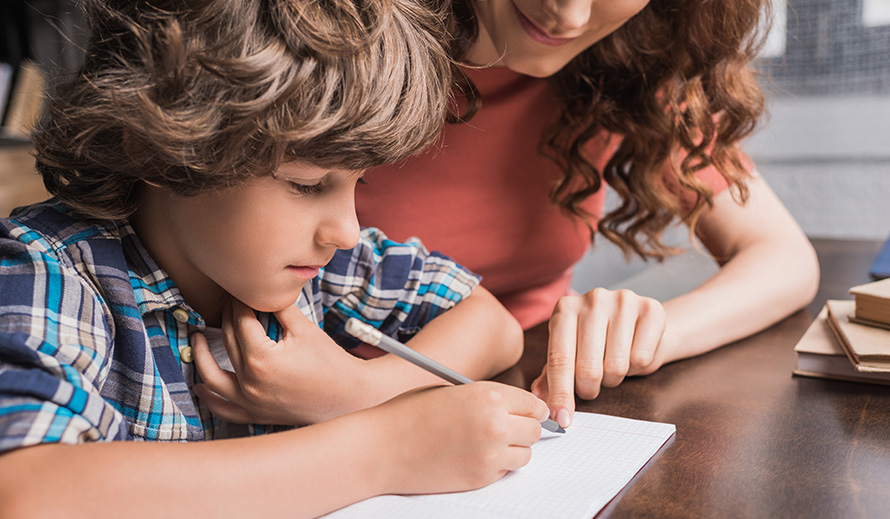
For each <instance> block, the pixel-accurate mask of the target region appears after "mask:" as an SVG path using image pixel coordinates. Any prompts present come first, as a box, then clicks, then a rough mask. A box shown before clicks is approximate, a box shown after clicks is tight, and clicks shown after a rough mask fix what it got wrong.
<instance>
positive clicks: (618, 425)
mask: <svg viewBox="0 0 890 519" xmlns="http://www.w3.org/2000/svg"><path fill="white" fill-rule="evenodd" d="M675 432H676V427H674V426H673V425H671V424H666V423H658V422H646V421H641V420H632V419H629V418H619V417H616V416H608V415H601V414H593V413H575V418H574V421H573V423H572V426H571V427H569V428H568V429H567V430H566V433H565V434H553V433H548V432H547V431H544V432H543V435H542V437H541V440H540V441H539V442H538V443H536V444H535V445H534V446H532V458H531V461H530V462H529V463H528V465H526V466H525V467H522V468H521V469H519V470H516V471H513V472H511V473H509V474H507V475H506V476H504V477H503V478H502V479H500V480H498V481H496V482H494V483H492V484H491V485H488V486H487V487H483V488H480V489H477V490H472V491H469V492H457V493H452V494H432V495H422V496H395V495H388V496H378V497H374V498H371V499H368V500H365V501H361V502H359V503H356V504H354V505H351V506H348V507H346V508H342V509H340V510H338V511H336V512H333V513H331V514H328V515H326V516H324V517H326V518H328V519H334V518H336V519H346V518H353V517H355V518H362V519H368V518H372V519H373V518H380V519H384V518H385V519H402V518H404V519H408V518H411V519H415V518H423V519H438V518H443V519H444V518H449V519H450V518H454V517H473V518H497V519H506V518H512V517H515V518H526V517H527V518H530V519H531V518H534V519H541V518H542V517H559V518H561V519H574V518H577V519H589V518H590V517H593V516H594V515H596V514H597V512H599V511H600V510H601V509H602V508H603V507H605V506H606V505H607V504H608V503H609V501H611V500H612V498H613V497H615V496H616V495H617V494H618V492H620V491H621V489H622V488H624V486H625V485H627V483H628V482H629V481H630V480H631V479H632V478H633V477H634V475H635V474H636V473H637V472H639V471H640V469H641V468H642V467H643V466H644V465H645V464H646V462H648V461H649V459H651V458H652V456H654V455H655V453H656V452H658V450H659V449H660V448H661V447H662V446H663V445H664V444H665V443H666V442H667V441H668V440H669V439H670V438H671V437H672V436H673V435H674V433H675Z"/></svg>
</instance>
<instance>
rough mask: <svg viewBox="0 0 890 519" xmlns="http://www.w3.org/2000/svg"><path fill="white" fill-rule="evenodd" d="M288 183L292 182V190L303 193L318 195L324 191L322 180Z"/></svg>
mask: <svg viewBox="0 0 890 519" xmlns="http://www.w3.org/2000/svg"><path fill="white" fill-rule="evenodd" d="M288 184H290V188H291V190H293V191H294V192H295V193H299V194H301V195H317V194H318V193H321V192H322V191H324V186H323V185H322V183H321V182H319V183H317V184H298V183H296V182H288Z"/></svg>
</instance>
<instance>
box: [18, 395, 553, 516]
mask: <svg viewBox="0 0 890 519" xmlns="http://www.w3.org/2000/svg"><path fill="white" fill-rule="evenodd" d="M546 414H547V411H546V408H545V406H544V403H543V402H541V401H540V400H538V399H537V398H535V397H533V396H532V395H531V394H530V393H527V392H525V391H522V390H520V389H518V388H514V387H510V386H505V385H502V384H496V383H493V382H479V383H474V384H469V385H465V386H459V387H444V388H442V387H438V388H428V389H424V390H419V391H415V392H412V393H410V394H406V395H403V396H400V397H399V398H396V399H394V400H392V401H389V402H387V403H385V404H383V405H381V406H378V407H375V408H372V409H369V410H365V411H363V412H359V413H354V414H350V415H347V416H343V417H341V418H338V419H335V420H331V421H329V422H324V423H320V424H316V425H312V426H308V427H304V428H301V429H297V430H293V431H288V432H283V433H277V434H270V435H265V436H257V437H251V438H241V439H234V440H218V441H211V442H196V443H150V442H145V443H143V442H110V443H87V444H80V445H62V444H42V445H38V446H32V447H24V448H20V449H18V450H15V451H12V452H8V453H6V454H3V455H0V517H28V518H38V517H70V518H77V517H89V518H93V519H97V518H102V517H112V518H116V517H122V516H125V517H134V518H138V517H147V518H148V517H174V516H175V517H184V516H194V517H219V518H225V517H234V518H239V519H242V518H245V517H270V516H271V517H315V516H318V515H321V514H323V513H327V512H330V511H332V510H335V509H337V508H340V507H342V506H345V505H348V504H350V503H353V502H356V501H359V500H361V499H365V498H368V497H371V496H374V495H378V494H385V493H432V492H451V491H460V490H468V489H472V488H477V487H480V486H484V485H487V484H489V483H491V482H493V481H495V480H496V479H498V478H500V477H501V476H503V475H504V474H505V473H506V472H507V471H509V470H513V469H516V468H519V467H521V466H523V465H525V464H526V463H527V462H528V460H529V458H530V456H531V449H530V446H531V445H532V444H533V443H534V442H536V441H537V440H538V438H540V434H541V426H540V423H539V422H540V420H543V419H544V417H545V416H546Z"/></svg>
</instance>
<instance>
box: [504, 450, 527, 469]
mask: <svg viewBox="0 0 890 519" xmlns="http://www.w3.org/2000/svg"><path fill="white" fill-rule="evenodd" d="M531 459H532V449H531V447H526V446H520V445H511V446H510V447H508V448H507V452H506V455H505V459H504V468H506V469H507V470H508V471H510V470H516V469H520V468H522V467H524V466H526V465H528V462H529V461H530V460H531Z"/></svg>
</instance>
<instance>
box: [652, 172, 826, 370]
mask: <svg viewBox="0 0 890 519" xmlns="http://www.w3.org/2000/svg"><path fill="white" fill-rule="evenodd" d="M748 186H749V190H750V198H749V200H748V203H747V204H746V205H744V206H741V205H739V204H737V203H736V202H735V201H734V200H733V199H732V197H731V196H730V193H728V192H723V193H721V194H720V195H719V196H718V197H717V198H716V200H715V204H714V207H713V209H711V210H710V211H707V212H706V213H705V214H704V215H703V217H702V218H701V221H700V222H699V225H698V227H697V235H698V237H699V239H700V240H701V242H702V243H703V244H704V246H705V247H707V249H708V250H709V251H710V252H711V254H712V255H713V256H714V258H716V259H717V261H718V262H719V263H721V268H720V271H719V272H717V274H715V275H714V276H713V277H711V278H710V279H709V280H707V281H706V282H704V283H703V284H702V285H701V286H700V287H698V288H696V289H695V290H693V291H691V292H689V293H687V294H684V295H682V296H679V297H676V298H674V299H671V300H670V301H667V302H666V303H665V304H664V308H665V311H666V313H667V328H666V330H665V338H664V339H663V341H664V342H666V344H664V347H665V348H666V351H665V352H664V357H663V362H662V363H664V362H670V361H672V360H677V359H682V358H687V357H691V356H694V355H698V354H700V353H704V352H706V351H710V350H712V349H714V348H717V347H718V346H722V345H724V344H727V343H730V342H733V341H736V340H738V339H741V338H743V337H747V336H748V335H751V334H753V333H756V332H758V331H760V330H763V329H764V328H766V327H768V326H770V325H772V324H774V323H776V322H778V321H779V320H781V319H783V318H785V317H787V316H788V315H790V314H791V313H793V312H794V311H796V310H798V309H800V308H802V307H803V306H805V305H806V304H808V303H809V302H810V301H812V300H813V297H814V296H815V295H816V290H817V289H818V287H819V264H818V261H817V259H816V252H815V251H814V250H813V246H812V245H811V244H810V242H809V240H808V239H807V237H806V236H805V235H804V234H803V231H801V229H800V227H799V226H798V225H797V222H795V221H794V218H793V217H792V216H791V215H790V214H789V213H788V211H787V209H786V208H785V206H784V205H783V204H782V202H781V201H780V200H779V199H778V197H776V195H775V193H773V191H772V190H771V189H770V187H769V186H768V185H767V183H766V181H764V180H763V178H762V177H760V176H759V175H756V174H755V175H754V176H753V177H752V178H751V180H750V181H749V182H748Z"/></svg>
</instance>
